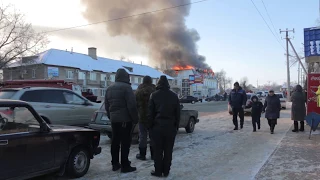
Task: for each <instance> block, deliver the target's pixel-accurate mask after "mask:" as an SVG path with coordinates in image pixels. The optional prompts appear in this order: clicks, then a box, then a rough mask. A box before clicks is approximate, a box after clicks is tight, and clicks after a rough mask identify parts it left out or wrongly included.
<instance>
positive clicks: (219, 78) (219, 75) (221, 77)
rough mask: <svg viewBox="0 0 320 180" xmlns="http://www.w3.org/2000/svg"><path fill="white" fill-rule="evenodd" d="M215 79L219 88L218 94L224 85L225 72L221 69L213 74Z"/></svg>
mask: <svg viewBox="0 0 320 180" xmlns="http://www.w3.org/2000/svg"><path fill="white" fill-rule="evenodd" d="M215 77H216V79H217V81H218V86H219V89H220V92H223V90H224V89H223V84H224V80H225V79H226V72H225V71H224V70H223V69H221V70H220V71H219V72H216V73H215Z"/></svg>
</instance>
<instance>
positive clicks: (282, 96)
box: [275, 92, 287, 109]
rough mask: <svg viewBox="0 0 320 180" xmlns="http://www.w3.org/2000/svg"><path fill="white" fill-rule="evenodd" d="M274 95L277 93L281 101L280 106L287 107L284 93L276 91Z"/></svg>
mask: <svg viewBox="0 0 320 180" xmlns="http://www.w3.org/2000/svg"><path fill="white" fill-rule="evenodd" d="M275 95H277V96H278V97H279V99H280V102H281V108H282V109H286V108H287V103H286V101H287V98H285V96H284V94H283V93H282V92H276V93H275Z"/></svg>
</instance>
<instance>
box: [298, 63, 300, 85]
mask: <svg viewBox="0 0 320 180" xmlns="http://www.w3.org/2000/svg"><path fill="white" fill-rule="evenodd" d="M298 84H300V63H298Z"/></svg>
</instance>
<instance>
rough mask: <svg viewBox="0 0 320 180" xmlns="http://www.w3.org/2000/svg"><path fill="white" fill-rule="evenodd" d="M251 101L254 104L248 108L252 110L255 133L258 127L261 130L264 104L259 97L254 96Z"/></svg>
mask: <svg viewBox="0 0 320 180" xmlns="http://www.w3.org/2000/svg"><path fill="white" fill-rule="evenodd" d="M251 101H252V103H251V104H249V105H247V106H246V108H251V118H252V127H253V132H256V131H257V125H258V129H260V128H261V123H260V118H261V113H262V109H263V104H262V102H260V101H259V98H258V97H257V96H252V97H251Z"/></svg>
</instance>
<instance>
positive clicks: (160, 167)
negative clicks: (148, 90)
mask: <svg viewBox="0 0 320 180" xmlns="http://www.w3.org/2000/svg"><path fill="white" fill-rule="evenodd" d="M148 120H149V126H150V128H151V130H150V132H151V140H152V143H153V145H154V167H155V171H152V172H151V175H152V176H157V177H161V176H162V175H164V176H165V177H167V176H168V175H169V172H170V166H171V161H172V151H173V146H174V141H175V137H176V134H177V132H178V128H179V122H180V102H179V98H178V96H177V95H176V94H175V93H174V92H172V91H171V90H170V86H169V83H168V80H167V77H166V76H161V77H160V79H159V81H158V84H157V86H156V91H155V92H154V93H152V94H151V96H150V100H149V111H148Z"/></svg>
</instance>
